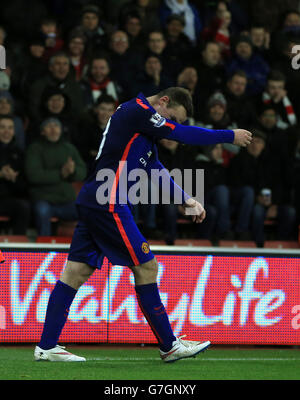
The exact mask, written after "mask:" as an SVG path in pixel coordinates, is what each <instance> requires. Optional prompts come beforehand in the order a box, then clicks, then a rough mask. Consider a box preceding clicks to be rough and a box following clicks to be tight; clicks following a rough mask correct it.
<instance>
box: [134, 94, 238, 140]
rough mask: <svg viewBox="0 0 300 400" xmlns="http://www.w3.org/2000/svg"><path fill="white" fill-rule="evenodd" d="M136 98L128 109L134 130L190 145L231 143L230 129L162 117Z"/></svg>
mask: <svg viewBox="0 0 300 400" xmlns="http://www.w3.org/2000/svg"><path fill="white" fill-rule="evenodd" d="M139 100H140V99H138V98H137V103H136V104H135V105H134V106H133V107H132V109H130V110H128V114H127V118H128V122H129V123H130V124H132V129H134V131H135V132H139V133H141V134H144V135H147V136H151V137H155V138H156V139H169V140H175V141H177V142H180V143H184V144H190V145H211V144H217V143H233V141H234V132H233V131H232V130H227V129H225V130H213V129H206V128H201V127H197V126H186V125H182V124H178V123H177V122H174V121H171V120H169V119H166V118H164V117H162V116H161V115H160V114H159V113H157V112H155V110H154V111H153V108H151V107H149V106H148V105H147V104H145V103H143V102H142V101H141V100H140V101H139Z"/></svg>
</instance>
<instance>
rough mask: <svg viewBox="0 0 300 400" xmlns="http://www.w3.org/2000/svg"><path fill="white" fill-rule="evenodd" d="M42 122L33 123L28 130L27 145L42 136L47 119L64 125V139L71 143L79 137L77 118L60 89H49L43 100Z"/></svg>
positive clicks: (41, 109) (45, 91) (44, 93)
mask: <svg viewBox="0 0 300 400" xmlns="http://www.w3.org/2000/svg"><path fill="white" fill-rule="evenodd" d="M40 115H41V119H40V120H35V121H32V122H31V124H30V125H29V127H28V130H27V143H31V142H33V141H34V140H35V139H36V138H38V137H39V136H40V125H41V123H42V122H43V121H44V120H45V119H47V118H56V119H58V120H59V121H60V123H61V124H62V129H63V133H62V135H63V137H64V139H67V140H69V141H72V138H73V137H74V136H76V135H77V133H76V132H77V120H78V118H77V116H75V115H73V114H72V112H71V101H70V99H69V97H68V96H67V95H66V94H65V93H64V92H63V91H62V90H61V89H59V88H56V87H48V88H46V89H45V90H44V92H43V94H42V98H41V107H40Z"/></svg>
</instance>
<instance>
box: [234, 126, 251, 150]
mask: <svg viewBox="0 0 300 400" xmlns="http://www.w3.org/2000/svg"><path fill="white" fill-rule="evenodd" d="M233 132H234V141H233V144H235V145H237V146H241V147H246V146H248V144H250V143H251V141H252V133H251V132H249V131H246V130H245V129H234V130H233Z"/></svg>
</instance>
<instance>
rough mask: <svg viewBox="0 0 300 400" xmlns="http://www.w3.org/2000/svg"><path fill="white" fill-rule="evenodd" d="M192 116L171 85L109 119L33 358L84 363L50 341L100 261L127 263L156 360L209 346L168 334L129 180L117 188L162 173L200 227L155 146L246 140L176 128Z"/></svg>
mask: <svg viewBox="0 0 300 400" xmlns="http://www.w3.org/2000/svg"><path fill="white" fill-rule="evenodd" d="M192 114H193V105H192V98H191V95H190V93H189V92H188V91H187V90H186V89H183V88H179V87H172V88H168V89H165V90H163V91H162V92H160V93H158V94H156V95H153V96H150V97H148V98H145V97H144V95H143V94H141V93H140V94H139V95H138V96H137V97H136V98H134V99H132V100H130V101H128V102H126V103H123V104H121V105H120V106H119V107H118V109H117V110H116V112H115V113H114V114H113V116H112V117H111V118H110V120H109V122H108V124H107V126H106V129H105V131H104V133H103V138H102V141H101V143H100V147H99V152H98V155H97V157H96V160H95V165H94V169H93V171H92V172H91V174H90V176H89V177H88V178H87V180H86V182H85V183H84V185H83V187H82V189H81V191H80V193H79V195H78V198H77V210H78V224H77V226H76V228H75V231H74V235H73V238H72V243H71V247H70V252H69V256H68V261H67V264H66V267H65V268H64V270H63V271H62V274H61V276H60V279H59V280H58V281H57V283H56V285H55V287H54V289H53V291H52V293H51V295H50V298H49V302H48V306H47V312H46V318H45V323H44V328H43V332H42V336H41V340H40V342H39V344H38V345H37V346H36V348H35V351H34V358H35V360H37V361H40V360H45V361H70V362H71V361H86V359H85V358H84V357H79V356H76V355H74V354H72V353H69V352H68V351H66V350H65V349H64V347H62V346H59V345H58V344H57V342H58V339H59V336H60V334H61V331H62V329H63V327H64V325H65V323H66V320H67V317H68V311H69V308H70V306H71V304H72V301H73V299H74V297H75V296H76V293H77V290H78V289H79V288H80V286H81V285H82V284H84V283H85V282H86V281H87V280H88V279H89V277H90V276H91V275H92V273H93V272H94V271H95V269H100V268H101V265H102V262H103V258H104V257H107V259H108V260H109V261H110V262H111V263H112V264H113V265H123V266H128V267H129V268H130V269H131V271H132V272H133V275H134V281H135V291H136V296H137V300H138V304H139V307H140V309H141V311H142V313H143V315H144V316H145V318H146V320H147V322H148V324H149V326H150V328H151V330H152V332H153V333H154V335H155V337H156V338H157V341H158V344H159V352H160V356H161V359H162V360H163V361H164V362H173V361H176V360H179V359H182V358H187V357H194V356H195V355H197V354H198V353H200V352H201V351H203V350H205V349H206V348H207V347H208V346H209V345H210V342H209V341H205V342H199V341H190V340H183V339H182V337H179V338H176V337H175V336H174V334H173V331H172V328H171V325H170V322H169V318H168V315H167V313H166V310H165V308H164V305H163V304H162V302H161V298H160V294H159V290H158V287H157V283H156V277H157V272H158V264H157V261H156V258H155V256H154V255H153V253H152V252H151V250H150V248H149V245H148V242H147V240H146V239H145V238H144V237H143V235H142V234H141V232H140V231H139V229H138V227H137V225H136V223H135V222H134V219H133V216H132V213H131V211H130V206H131V204H130V199H128V198H127V196H128V190H129V188H130V182H128V186H127V193H122V189H121V186H122V185H121V184H120V183H121V181H122V179H123V178H124V174H127V176H128V174H129V172H130V171H131V170H133V169H136V168H143V169H145V171H146V172H147V174H148V175H149V176H150V175H151V171H152V170H154V169H156V170H159V171H163V172H164V173H165V174H167V176H168V178H169V182H170V188H171V192H172V193H173V196H174V195H175V194H176V193H177V195H178V192H180V194H181V195H182V197H181V198H182V199H183V206H184V207H185V208H192V209H193V210H192V211H193V212H192V219H193V221H194V222H196V223H201V222H202V221H203V220H204V218H205V210H204V208H203V206H202V205H201V204H200V203H199V202H197V201H196V200H194V199H193V198H191V197H190V196H189V195H188V194H186V193H185V192H184V191H183V190H182V189H181V188H179V186H177V185H176V184H175V182H174V181H173V180H172V178H171V177H170V175H169V174H168V171H167V170H166V169H165V168H164V166H163V165H162V164H161V163H160V162H159V160H158V158H157V148H156V142H157V141H158V140H160V139H163V138H167V139H171V140H175V141H178V142H181V143H185V144H190V145H209V144H214V143H233V144H236V145H238V146H242V147H245V146H247V145H248V144H249V143H250V142H251V136H252V135H251V133H250V132H248V131H246V130H244V129H236V130H234V131H232V130H209V129H203V128H199V127H195V126H188V125H183V123H184V122H185V121H186V120H187V118H188V117H189V116H192ZM82 134H84V132H82ZM124 162H126V168H124V165H125V164H124ZM103 169H110V170H112V171H114V174H115V175H114V176H115V178H114V180H113V184H112V186H111V188H110V192H109V193H110V195H109V201H108V202H107V204H102V203H101V204H100V203H99V201H98V199H97V190H98V189H99V188H100V189H101V185H102V184H103V181H101V180H99V179H98V180H97V173H98V172H99V171H101V170H103ZM125 171H126V172H125ZM127 176H126V177H125V178H127ZM124 197H125V202H124ZM126 198H127V202H126ZM124 203H125V204H124Z"/></svg>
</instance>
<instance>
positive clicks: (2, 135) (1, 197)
mask: <svg viewBox="0 0 300 400" xmlns="http://www.w3.org/2000/svg"><path fill="white" fill-rule="evenodd" d="M26 197H27V191H26V182H25V177H24V153H23V152H22V151H21V150H20V148H19V147H18V146H16V141H15V130H14V120H13V119H12V118H11V117H9V116H0V214H1V215H6V216H9V217H10V220H11V221H10V226H11V228H12V233H13V234H14V235H25V234H26V230H27V228H28V226H29V222H30V206H29V202H28V201H27V200H26Z"/></svg>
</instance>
